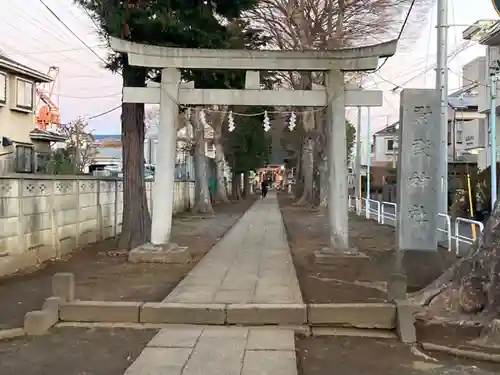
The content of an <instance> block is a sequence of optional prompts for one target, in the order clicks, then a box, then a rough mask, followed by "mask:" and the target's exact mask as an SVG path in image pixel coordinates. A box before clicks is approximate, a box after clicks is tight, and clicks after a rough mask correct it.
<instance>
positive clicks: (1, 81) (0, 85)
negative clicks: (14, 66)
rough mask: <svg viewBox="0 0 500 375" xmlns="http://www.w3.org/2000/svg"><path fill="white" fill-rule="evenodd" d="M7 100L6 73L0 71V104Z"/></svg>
mask: <svg viewBox="0 0 500 375" xmlns="http://www.w3.org/2000/svg"><path fill="white" fill-rule="evenodd" d="M6 102H7V74H6V73H3V72H0V105H2V104H5V103H6Z"/></svg>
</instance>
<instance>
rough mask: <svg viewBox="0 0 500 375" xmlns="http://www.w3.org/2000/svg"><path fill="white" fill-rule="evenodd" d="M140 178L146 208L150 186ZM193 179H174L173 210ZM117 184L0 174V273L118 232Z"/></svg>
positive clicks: (187, 201)
mask: <svg viewBox="0 0 500 375" xmlns="http://www.w3.org/2000/svg"><path fill="white" fill-rule="evenodd" d="M153 183H154V182H146V192H147V196H148V205H149V207H150V209H151V204H152V202H151V187H152V184H153ZM193 200H194V183H192V182H180V181H176V182H175V186H174V212H180V211H184V210H187V209H189V208H190V207H191V206H192V205H193ZM122 213H123V182H122V181H121V180H116V179H113V178H106V177H95V176H78V177H75V176H60V175H58V176H52V175H20V174H14V175H7V176H0V228H1V230H0V276H5V275H9V274H12V273H14V272H16V271H18V270H21V269H25V268H29V267H33V266H35V265H37V264H39V263H41V262H43V261H46V260H48V259H52V258H59V257H61V256H63V255H64V254H67V253H70V252H71V251H73V250H74V249H76V248H78V247H79V246H83V245H87V244H89V243H93V242H97V241H99V240H104V239H106V238H110V237H114V236H116V235H118V234H119V233H120V232H121V228H122Z"/></svg>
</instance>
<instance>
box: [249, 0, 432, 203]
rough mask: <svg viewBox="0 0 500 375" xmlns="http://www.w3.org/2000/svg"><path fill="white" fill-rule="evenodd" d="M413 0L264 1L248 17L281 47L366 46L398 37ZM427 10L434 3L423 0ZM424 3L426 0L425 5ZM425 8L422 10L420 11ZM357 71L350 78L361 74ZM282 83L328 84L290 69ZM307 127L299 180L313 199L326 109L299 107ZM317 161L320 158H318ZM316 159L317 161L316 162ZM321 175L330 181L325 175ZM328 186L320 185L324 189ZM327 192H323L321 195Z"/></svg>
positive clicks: (304, 195) (305, 197) (302, 86)
mask: <svg viewBox="0 0 500 375" xmlns="http://www.w3.org/2000/svg"><path fill="white" fill-rule="evenodd" d="M410 2H411V0H335V1H334V0H262V1H261V2H260V5H259V6H258V7H256V8H255V9H254V10H252V11H251V12H249V15H248V16H249V18H250V19H251V20H252V21H253V22H254V23H255V24H256V25H257V26H258V27H261V28H262V29H263V30H265V32H266V33H267V34H268V35H269V36H270V37H271V44H270V47H271V48H274V49H281V50H311V49H332V48H339V47H342V46H352V45H366V44H373V43H377V42H380V41H381V39H382V38H386V39H387V38H394V37H396V35H398V33H399V31H400V29H401V26H402V20H401V19H402V17H401V15H402V14H403V12H404V11H406V9H407V8H408V5H409V3H410ZM420 3H421V5H420V9H426V8H427V7H428V6H427V5H426V4H429V2H425V1H422V2H420ZM424 3H425V4H424ZM420 13H421V12H420ZM359 77H360V75H359V74H358V75H352V77H350V79H351V80H352V79H359ZM281 78H282V82H283V84H285V85H286V86H288V87H289V88H292V89H299V88H300V89H302V90H307V89H310V88H311V85H312V84H314V83H315V84H323V83H324V77H323V75H322V74H319V73H296V72H286V73H284V74H281ZM300 110H302V111H305V112H306V113H305V114H304V115H303V116H302V118H301V123H302V128H303V130H304V132H303V136H302V142H301V152H300V154H301V159H302V161H301V163H300V164H301V168H300V169H299V170H300V171H301V172H300V176H298V178H299V179H301V180H302V182H303V186H304V187H303V189H301V190H302V191H301V192H299V194H300V195H299V196H301V199H299V201H298V203H306V202H311V200H312V198H313V196H314V194H313V176H315V175H319V174H325V173H326V168H325V167H324V164H325V163H326V155H324V152H323V150H324V149H325V147H326V143H325V142H326V134H325V129H326V127H325V126H324V122H325V118H324V113H323V112H321V111H316V112H313V111H312V108H300ZM314 160H316V163H315V162H314ZM313 164H317V165H314V166H313ZM319 180H323V181H326V180H325V178H324V176H323V178H319V179H318V180H317V181H318V182H319ZM324 190H325V189H323V188H322V189H321V191H322V192H323V193H324ZM322 195H323V194H322Z"/></svg>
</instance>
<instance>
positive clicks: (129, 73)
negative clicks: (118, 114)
mask: <svg viewBox="0 0 500 375" xmlns="http://www.w3.org/2000/svg"><path fill="white" fill-rule="evenodd" d="M257 1H258V0H155V1H148V0H75V2H76V3H77V4H79V5H80V6H81V7H82V8H83V9H84V10H85V11H86V12H87V14H89V16H90V17H91V18H92V20H93V21H94V23H95V25H96V26H97V27H98V30H99V32H100V34H101V36H102V37H103V38H104V39H107V38H108V37H109V36H113V37H119V38H124V39H129V40H131V41H133V42H139V43H146V44H154V45H163V46H176V47H189V48H222V49H224V48H231V47H232V46H234V45H235V44H236V43H235V37H234V34H231V31H232V30H230V26H232V27H233V28H234V27H235V26H234V25H235V23H234V22H229V23H224V25H223V24H222V22H221V21H220V20H221V18H222V19H224V18H225V19H227V20H229V21H233V20H234V19H235V18H237V17H238V16H239V15H240V14H241V12H242V11H244V10H246V9H249V8H250V7H252V6H253V5H255V3H257ZM256 35H257V33H256V32H253V31H252V30H250V31H249V34H248V36H249V37H250V38H254V37H255V36H256ZM257 39H258V38H257ZM236 40H238V38H236ZM250 40H251V41H252V40H254V39H250ZM243 44H245V43H244V42H243ZM107 68H109V69H110V70H112V71H114V72H120V73H121V75H122V76H123V86H129V87H144V86H145V83H146V79H147V78H148V77H153V76H154V75H155V73H157V72H154V71H150V70H148V69H146V68H143V67H134V66H130V65H129V64H128V61H127V57H126V55H124V54H111V55H110V56H109V59H108V65H107ZM209 77H212V78H210V79H209ZM183 78H187V79H193V78H194V79H195V81H197V82H198V83H202V82H208V83H210V84H211V85H215V83H218V84H221V82H222V83H227V82H230V80H228V78H227V76H226V75H222V77H221V75H220V74H216V73H212V72H193V71H184V72H183ZM221 78H222V79H221ZM121 122H122V145H123V166H124V184H123V185H124V187H123V190H124V191H123V201H124V203H123V205H124V206H123V226H122V233H121V237H120V243H119V246H120V247H121V248H126V249H131V248H134V247H136V246H139V245H141V244H143V243H145V242H147V241H149V239H150V238H149V237H150V232H151V219H150V216H149V211H148V207H147V201H146V191H145V184H144V163H143V160H144V147H143V145H144V136H145V131H144V104H135V103H123V104H122V119H121Z"/></svg>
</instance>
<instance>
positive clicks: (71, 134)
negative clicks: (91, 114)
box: [58, 117, 97, 173]
mask: <svg viewBox="0 0 500 375" xmlns="http://www.w3.org/2000/svg"><path fill="white" fill-rule="evenodd" d="M58 130H59V132H60V133H61V135H62V136H63V137H65V138H66V151H67V153H68V156H69V157H70V159H71V161H72V164H73V168H74V172H75V173H81V172H83V171H84V170H85V167H87V166H88V165H89V164H90V162H91V161H92V160H93V158H94V157H95V156H96V155H97V149H96V147H95V137H94V135H93V134H92V132H91V130H90V129H89V128H88V123H87V122H86V121H85V120H84V119H82V118H81V117H79V118H77V119H76V120H73V121H70V122H69V123H67V124H60V125H59V127H58Z"/></svg>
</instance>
